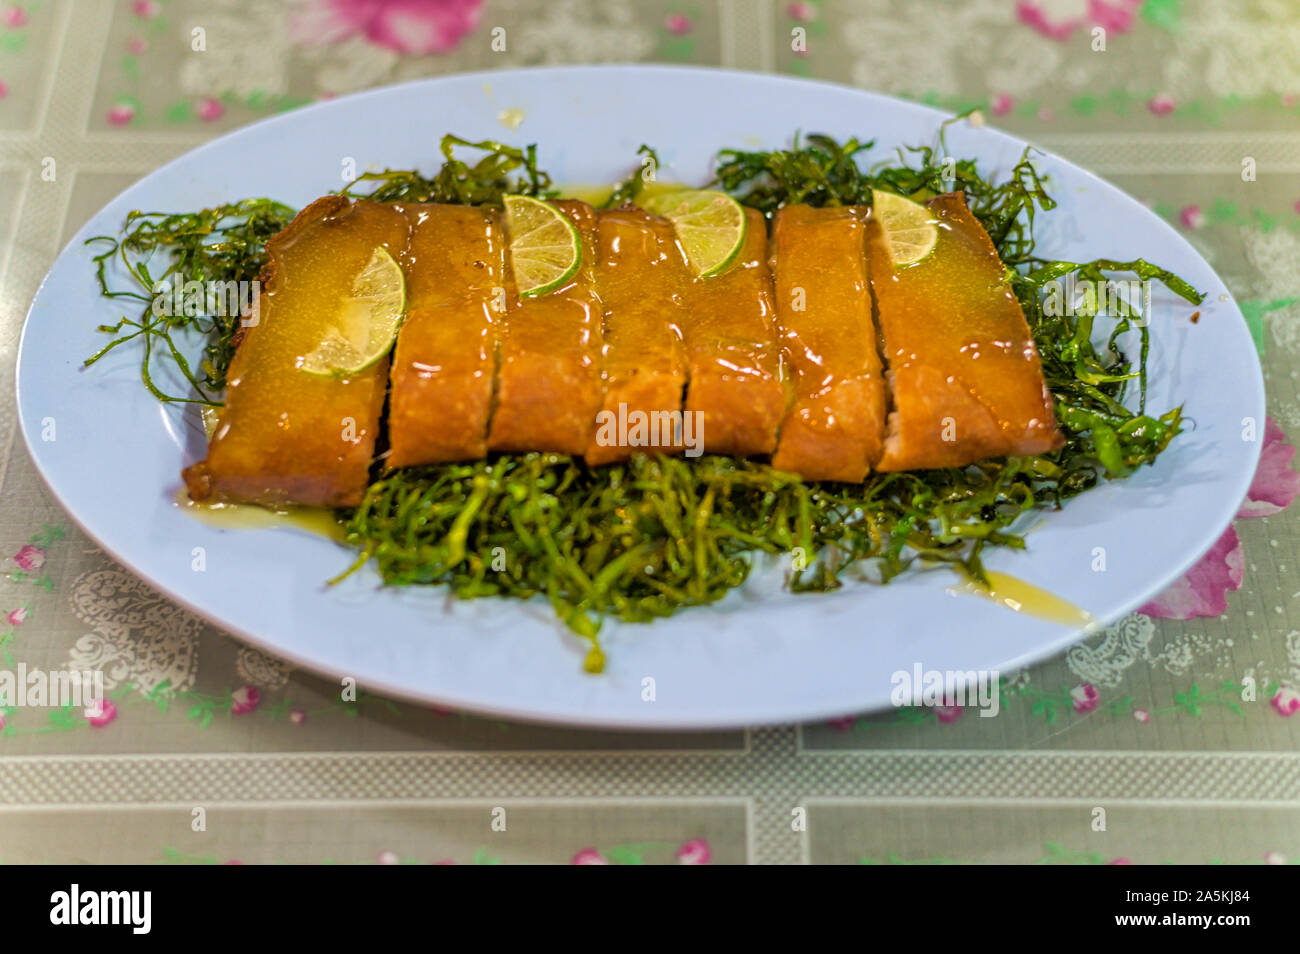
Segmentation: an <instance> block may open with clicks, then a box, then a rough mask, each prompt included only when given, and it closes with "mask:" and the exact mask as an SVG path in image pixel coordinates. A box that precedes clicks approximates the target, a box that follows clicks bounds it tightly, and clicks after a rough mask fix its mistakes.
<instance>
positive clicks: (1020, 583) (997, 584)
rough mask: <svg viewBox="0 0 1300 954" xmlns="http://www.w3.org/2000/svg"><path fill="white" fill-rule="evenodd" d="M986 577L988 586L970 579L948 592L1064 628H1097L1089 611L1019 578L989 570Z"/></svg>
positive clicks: (1095, 620) (1094, 619) (1095, 618)
mask: <svg viewBox="0 0 1300 954" xmlns="http://www.w3.org/2000/svg"><path fill="white" fill-rule="evenodd" d="M984 575H985V576H986V577H988V581H989V585H988V586H984V585H983V584H982V583H980V582H978V581H977V580H975V579H972V578H970V577H967V578H966V579H965V580H964V581H963V582H961V583H959V584H957V585H956V586H953V587H950V588H949V590H948V592H950V593H970V594H973V595H975V596H979V597H982V598H984V599H986V600H992V601H993V602H994V603H997V604H998V605H999V606H1003V607H1005V608H1007V609H1009V610H1011V611H1012V612H1014V613H1021V614H1023V615H1025V616H1033V617H1035V618H1037V619H1045V620H1047V621H1048V622H1051V623H1060V624H1061V625H1062V626H1072V627H1085V628H1089V627H1095V626H1096V625H1097V617H1095V616H1093V615H1092V614H1091V613H1089V612H1088V611H1087V610H1085V609H1082V608H1081V607H1078V606H1075V605H1074V604H1073V603H1070V602H1068V601H1066V600H1063V599H1061V598H1060V597H1059V596H1057V595H1056V594H1054V593H1050V592H1048V591H1047V590H1045V589H1042V588H1041V587H1038V586H1035V585H1034V584H1032V583H1027V582H1026V581H1024V580H1022V579H1020V578H1019V577H1015V576H1012V575H1011V574H1009V573H999V572H998V571H996V570H987V571H985V574H984Z"/></svg>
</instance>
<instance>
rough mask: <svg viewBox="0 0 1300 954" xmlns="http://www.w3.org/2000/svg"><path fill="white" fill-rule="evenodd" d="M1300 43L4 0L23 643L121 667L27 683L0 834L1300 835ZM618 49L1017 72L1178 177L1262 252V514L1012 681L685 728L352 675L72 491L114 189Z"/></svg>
mask: <svg viewBox="0 0 1300 954" xmlns="http://www.w3.org/2000/svg"><path fill="white" fill-rule="evenodd" d="M498 29H501V30H504V34H503V35H504V36H506V37H507V38H508V41H507V42H506V43H505V44H504V46H505V49H504V50H499V49H494V46H493V43H492V37H493V35H494V31H496V30H498ZM501 45H502V44H497V46H498V47H499V46H501ZM1297 50H1300V4H1297V3H1296V2H1294V0H1241V2H1236V3H1222V2H1217V0H1021V2H1016V0H965V2H954V3H951V4H946V3H938V2H933V0H926V2H918V0H894V2H889V0H885V2H872V3H867V2H850V0H823V2H814V0H806V2H794V3H788V4H787V3H779V2H774V0H763V2H747V0H647V2H638V3H630V2H625V0H601V2H595V0H521V2H514V3H508V2H504V0H292V2H285V3H256V2H251V0H249V2H244V0H202V2H200V0H111V2H110V0H76V2H71V0H63V2H60V0H0V291H2V294H0V353H2V356H3V360H0V513H2V514H3V518H2V519H0V557H2V558H3V560H4V567H3V577H2V578H0V614H2V615H0V657H2V658H0V662H2V663H3V665H4V667H7V668H13V667H16V666H17V665H18V664H19V663H24V664H26V665H27V666H28V667H29V668H31V667H42V668H45V669H55V668H68V667H73V668H77V669H85V668H93V669H99V670H102V671H103V672H104V674H105V678H106V682H107V687H108V690H109V692H108V701H106V702H105V703H104V704H103V705H102V706H100V707H98V708H96V709H94V710H91V711H88V710H82V709H76V708H71V707H69V708H62V709H60V708H47V709H38V708H22V709H19V708H8V709H4V710H3V711H0V804H3V806H4V811H3V812H0V861H5V862H79V861H88V862H107V861H117V862H144V863H149V862H158V863H217V862H226V861H243V862H286V861H287V862H324V861H338V862H344V861H347V862H363V863H367V862H374V863H394V862H421V863H428V862H444V861H451V862H456V863H496V862H559V863H568V862H573V863H577V864H588V863H589V864H606V863H608V864H628V863H643V862H644V863H656V862H666V863H677V862H680V863H686V864H698V863H706V862H713V863H724V862H745V861H750V862H799V861H811V862H881V863H891V862H911V861H981V862H988V861H998V862H1040V861H1041V862H1053V863H1084V864H1099V863H1122V862H1134V863H1142V862H1165V861H1171V862H1207V861H1224V862H1242V863H1265V862H1285V861H1288V860H1297V859H1300V755H1297V753H1296V748H1297V741H1298V740H1300V716H1298V715H1297V712H1300V620H1298V617H1300V604H1298V603H1297V601H1296V598H1297V597H1300V585H1297V582H1296V581H1297V575H1296V574H1295V572H1294V569H1293V568H1294V567H1296V566H1300V553H1298V552H1297V547H1298V544H1300V508H1292V509H1288V507H1289V505H1290V504H1291V503H1292V500H1293V499H1294V497H1295V496H1296V493H1297V490H1298V489H1300V477H1298V476H1297V474H1296V471H1295V470H1294V469H1293V466H1292V464H1293V455H1294V449H1293V447H1292V446H1291V444H1290V442H1289V441H1288V438H1287V434H1288V433H1292V434H1295V433H1300V396H1298V393H1297V371H1296V370H1295V365H1296V361H1297V358H1300V176H1298V175H1297V174H1298V173H1300V57H1297V56H1296V51H1297ZM597 61H658V62H679V63H704V64H714V65H721V66H728V67H735V68H742V69H751V70H760V71H768V72H775V73H783V74H792V75H799V76H811V77H817V78H822V79H829V80H836V81H840V82H845V83H850V84H856V85H859V86H864V87H869V88H873V89H878V90H883V91H886V92H889V93H894V94H897V95H901V96H905V97H909V98H913V99H918V100H921V101H924V102H927V103H932V104H935V105H938V106H941V107H944V108H947V109H952V110H962V109H968V108H972V107H975V108H979V109H981V110H983V111H984V113H985V115H986V116H987V118H988V120H989V121H990V122H991V123H993V124H996V125H999V126H1001V127H1003V128H1005V129H1007V130H1009V131H1011V132H1014V133H1016V134H1018V135H1021V136H1024V137H1026V138H1028V139H1030V140H1032V141H1034V142H1036V143H1039V144H1041V145H1043V146H1044V147H1047V148H1051V149H1054V150H1056V151H1059V152H1061V153H1063V154H1064V155H1066V156H1067V157H1069V158H1072V159H1074V160H1076V161H1078V162H1079V163H1081V164H1082V165H1084V166H1085V167H1087V168H1089V169H1092V170H1094V171H1096V172H1097V173H1099V174H1101V175H1102V176H1104V177H1106V178H1108V179H1110V180H1111V181H1113V182H1115V183H1117V184H1118V185H1120V186H1121V187H1123V188H1124V189H1126V190H1128V191H1129V192H1131V193H1132V194H1134V195H1136V196H1138V197H1140V198H1141V199H1143V200H1144V201H1146V202H1147V203H1149V204H1150V206H1151V207H1152V208H1153V209H1154V210H1155V211H1156V212H1157V213H1158V214H1160V215H1161V216H1164V217H1165V218H1167V219H1168V220H1169V221H1170V222H1171V223H1173V224H1174V226H1175V227H1177V228H1178V229H1179V230H1181V231H1182V233H1183V234H1185V235H1186V236H1187V237H1188V238H1189V239H1190V240H1191V241H1192V242H1193V243H1194V244H1195V245H1196V246H1197V247H1198V248H1199V249H1200V250H1201V251H1202V252H1203V253H1204V254H1205V256H1206V257H1207V258H1208V259H1209V260H1210V261H1211V262H1212V263H1213V264H1214V265H1215V266H1216V268H1217V269H1218V270H1219V271H1220V273H1221V274H1222V275H1223V276H1224V278H1225V279H1226V280H1227V282H1228V284H1229V286H1230V287H1231V289H1232V291H1233V292H1234V295H1235V297H1236V298H1237V299H1238V300H1239V301H1240V302H1241V303H1242V306H1243V309H1244V310H1245V312H1246V316H1247V320H1248V322H1249V323H1250V329H1251V332H1252V334H1253V335H1254V338H1255V342H1256V345H1257V346H1258V349H1259V353H1260V356H1261V359H1262V361H1263V365H1264V370H1265V375H1266V379H1267V387H1268V407H1269V413H1270V418H1269V422H1268V425H1267V432H1266V434H1265V446H1264V451H1263V461H1262V464H1261V466H1260V469H1259V473H1258V475H1257V477H1256V479H1255V482H1254V486H1253V487H1252V488H1251V491H1250V495H1249V498H1248V499H1247V500H1246V501H1244V502H1243V504H1242V507H1241V511H1240V514H1239V519H1238V520H1237V522H1236V525H1235V526H1234V527H1233V528H1232V529H1230V530H1229V531H1228V532H1227V533H1226V534H1225V535H1224V537H1223V538H1222V539H1221V540H1220V541H1219V542H1218V544H1217V545H1216V546H1215V547H1214V549H1213V550H1211V551H1210V553H1209V554H1207V555H1206V557H1205V559H1204V560H1202V561H1201V563H1200V564H1199V565H1198V566H1197V567H1196V568H1195V569H1194V570H1193V571H1192V572H1191V573H1190V574H1189V575H1188V576H1187V577H1186V579H1184V580H1183V581H1181V582H1180V583H1179V584H1178V585H1176V586H1175V587H1173V588H1172V589H1171V590H1170V591H1168V592H1167V593H1165V594H1164V595H1162V596H1161V597H1160V598H1159V599H1157V600H1155V601H1154V602H1152V603H1151V604H1149V605H1148V606H1146V607H1143V609H1142V611H1141V612H1139V613H1135V614H1133V615H1131V616H1129V617H1128V618H1126V619H1123V620H1121V621H1120V622H1118V623H1117V624H1116V625H1114V626H1112V627H1110V628H1109V629H1108V630H1106V631H1105V632H1104V633H1100V634H1098V635H1096V636H1094V637H1093V638H1090V639H1089V640H1087V641H1086V642H1085V643H1084V644H1082V645H1078V646H1076V647H1074V648H1073V649H1071V650H1070V651H1069V652H1067V653H1066V654H1064V655H1063V656H1061V657H1059V658H1057V659H1054V660H1052V661H1050V662H1047V663H1044V664H1042V665H1039V666H1035V667H1033V668H1032V669H1029V670H1027V671H1023V672H1018V673H1014V674H1007V675H1004V677H1003V685H1002V696H1003V702H1002V714H1001V716H1000V717H999V718H996V719H979V718H972V717H971V716H970V715H969V714H965V715H964V714H963V710H961V709H956V708H945V707H942V706H940V707H934V708H924V707H922V708H915V709H913V708H907V709H900V710H896V711H893V712H889V713H886V714H883V715H872V716H866V717H855V716H854V715H852V714H850V713H846V714H845V716H844V718H842V719H838V720H835V721H833V722H831V723H827V724H816V725H803V726H787V727H782V728H772V729H763V730H756V731H752V732H712V733H703V734H651V735H629V734H623V733H604V732H576V731H569V730H561V729H554V728H545V727H537V726H529V725H515V724H505V723H501V722H495V721H491V720H485V719H479V718H473V717H469V716H463V715H460V714H458V713H454V712H443V711H435V710H430V709H426V708H420V707H417V706H410V705H403V704H397V703H393V702H390V701H387V700H385V699H383V698H380V697H378V696H371V695H365V694H364V693H363V694H362V695H361V696H359V697H358V699H357V700H356V701H353V702H341V701H339V700H338V697H337V693H336V692H335V691H334V690H333V688H332V687H331V685H328V684H326V683H325V682H323V681H322V680H320V679H318V678H316V677H313V676H311V675H308V674H305V673H302V672H296V671H294V670H293V669H292V668H291V667H290V666H288V665H286V664H285V663H283V662H281V661H280V660H277V659H273V658H270V657H268V656H266V655H264V654H262V653H260V652H258V651H255V650H253V649H250V648H247V647H245V646H242V645H240V644H239V643H238V642H235V641H234V640H232V639H230V638H229V637H227V636H226V635H224V634H223V633H221V632H218V631H216V630H215V629H213V628H212V627H211V626H209V625H207V624H206V623H204V622H203V621H201V620H199V619H197V618H195V617H194V616H192V615H191V614H189V613H188V612H186V611H185V610H183V609H180V608H179V607H177V606H175V605H174V604H172V603H170V602H169V601H168V600H166V599H165V598H162V597H160V596H159V595H158V594H156V593H154V592H152V591H151V590H150V589H149V588H148V587H147V586H145V585H144V584H143V583H141V582H140V581H139V580H137V579H136V578H135V577H134V576H132V575H131V573H130V572H128V571H127V570H125V569H123V568H121V567H119V566H117V565H115V564H114V562H113V561H112V560H110V559H109V558H108V557H107V556H105V555H104V554H103V553H101V552H100V551H99V550H98V549H97V548H96V547H95V546H94V545H93V544H91V543H90V542H89V541H88V540H87V539H86V538H85V537H84V536H82V535H81V534H80V533H79V532H78V531H77V530H76V529H75V528H74V527H73V526H72V524H71V522H70V521H69V519H68V518H67V516H66V515H65V514H64V513H63V512H62V511H61V510H60V509H59V507H58V506H57V505H56V504H55V503H54V502H53V501H52V500H51V498H50V497H49V495H48V493H47V492H46V490H45V489H44V487H43V485H42V484H41V481H40V479H39V478H38V477H37V476H36V474H35V472H34V470H33V468H32V464H31V462H30V460H29V458H28V455H27V452H26V450H25V448H24V447H23V444H22V441H21V439H20V438H18V437H17V436H16V433H15V419H14V399H13V379H12V375H13V370H14V369H13V365H14V357H15V351H16V343H17V340H18V335H19V331H20V328H21V324H22V319H23V315H24V313H25V311H26V308H27V305H28V303H29V302H30V301H31V298H32V295H33V294H34V292H35V290H36V287H37V285H38V283H39V281H40V279H41V277H42V275H43V274H44V273H45V271H46V269H47V268H48V266H49V265H50V263H51V262H52V261H53V259H54V256H55V255H56V253H57V251H58V250H59V249H60V248H61V247H62V246H63V244H64V243H65V242H66V241H67V239H68V238H69V236H70V235H71V234H72V233H73V232H74V231H75V230H76V228H77V227H78V226H79V225H80V224H81V223H82V222H84V221H85V220H86V219H87V218H88V217H89V216H90V215H91V214H93V213H94V211H95V210H97V209H98V208H99V207H100V206H101V205H102V204H103V203H104V202H105V201H106V200H108V199H109V198H111V197H112V196H113V195H115V194H116V193H117V192H119V191H120V190H121V189H123V188H124V187H125V186H127V185H129V184H130V183H131V182H133V181H135V180H136V179H138V178H139V177H141V176H143V175H145V174H147V173H148V172H149V171H151V170H152V169H154V168H156V167H157V166H159V165H160V164H162V163H163V162H165V161H167V160H169V159H171V158H173V157H175V156H177V155H180V154H181V153H183V152H185V151H187V150H189V149H191V148H192V147H194V146H196V145H198V144H199V143H201V142H203V141H204V140H206V139H208V138H210V137H212V136H215V135H217V134H219V133H221V132H223V131H225V130H228V129H231V128H234V127H236V126H239V125H240V124H242V123H246V122H249V121H251V120H254V119H256V118H258V117H261V116H266V115H269V114H271V113H275V112H278V111H283V110H289V109H294V108H296V107H297V106H300V105H302V104H304V103H309V102H313V101H316V100H319V99H322V98H327V97H331V96H336V95H341V94H345V93H348V92H351V91H354V90H358V89H362V88H366V87H371V86H375V85H379V84H384V83H390V82H395V81H400V80H403V79H408V78H412V77H418V76H426V75H431V74H439V73H448V72H454V71H461V70H469V69H483V68H494V67H506V66H519V65H528V64H539V63H570V62H597ZM522 132H524V133H526V132H527V125H526V121H525V125H524V127H523V129H522ZM865 132H867V133H868V134H869V132H870V131H865ZM1098 808H1101V809H1104V812H1103V813H1102V816H1101V817H1102V818H1103V819H1104V821H1103V823H1102V824H1101V825H1100V826H1099V825H1098V824H1097V819H1098V817H1099V816H1098V813H1097V811H1096V810H1097V809H1098Z"/></svg>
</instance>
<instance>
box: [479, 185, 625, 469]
mask: <svg viewBox="0 0 1300 954" xmlns="http://www.w3.org/2000/svg"><path fill="white" fill-rule="evenodd" d="M553 204H554V205H555V206H556V207H557V208H558V209H559V210H560V211H561V212H563V213H564V214H565V215H566V216H568V217H569V219H570V221H572V222H573V224H574V225H575V226H576V227H577V229H578V232H579V234H580V236H581V240H582V264H581V265H580V266H579V268H578V271H577V272H576V273H575V274H574V276H573V278H572V279H570V281H569V282H568V284H566V285H565V286H563V287H562V288H558V289H556V290H555V291H552V292H550V293H548V294H545V295H541V296H539V297H537V298H520V297H519V296H518V294H517V292H516V291H515V288H514V281H513V278H512V277H511V275H510V266H509V251H508V249H507V256H506V257H507V262H506V289H507V296H508V305H507V308H506V314H505V320H504V322H503V325H502V333H501V336H500V339H499V341H500V344H499V347H500V362H499V366H498V371H497V400H496V410H495V413H494V414H493V417H492V424H491V429H490V431H489V435H488V449H489V450H493V451H553V452H557V453H562V454H573V455H575V456H581V455H582V454H584V453H585V452H586V450H587V447H588V445H589V444H590V442H591V435H592V428H593V426H594V422H595V419H596V412H597V411H598V410H600V406H601V400H602V395H601V382H600V352H601V308H600V301H599V299H598V298H597V297H596V280H595V268H594V267H593V262H594V261H595V257H596V216H595V212H594V210H593V209H592V207H591V206H590V205H588V204H587V203H586V202H579V201H577V200H574V199H560V200H556V201H555V202H554V203H553Z"/></svg>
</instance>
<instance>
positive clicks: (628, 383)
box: [586, 206, 690, 466]
mask: <svg viewBox="0 0 1300 954" xmlns="http://www.w3.org/2000/svg"><path fill="white" fill-rule="evenodd" d="M596 217H597V243H596V251H597V254H596V290H597V293H598V294H599V296H600V300H601V307H602V309H603V312H604V319H603V324H602V327H603V337H604V350H603V353H602V370H603V382H604V401H603V403H602V406H601V413H600V414H599V415H598V416H597V426H596V428H595V430H594V432H593V436H592V439H591V442H590V443H589V444H588V446H587V452H586V459H587V463H588V464H591V465H593V466H596V465H600V464H608V463H612V462H614V461H620V460H626V459H627V458H629V457H630V456H631V455H632V454H633V453H637V452H642V453H672V452H679V451H681V449H682V443H681V441H680V440H675V439H670V440H669V441H668V442H667V443H658V444H657V446H651V445H645V444H642V445H640V446H632V445H631V442H630V441H624V442H622V443H619V442H617V441H614V442H611V441H610V440H609V437H610V436H611V434H613V435H615V436H617V426H618V422H620V421H627V422H635V421H637V420H643V421H646V422H655V421H661V420H663V417H662V415H664V414H665V412H668V413H673V414H677V415H680V413H681V409H682V392H683V389H684V388H685V386H686V359H685V354H684V351H683V348H682V342H681V329H680V327H679V323H680V315H679V312H680V311H681V307H680V305H679V304H678V300H677V299H678V298H679V297H680V293H681V289H682V287H683V286H684V285H685V284H686V283H687V282H689V281H690V275H689V274H688V273H687V272H686V270H685V268H683V267H682V265H681V263H680V262H678V261H677V259H676V256H675V250H674V249H673V245H674V243H675V238H674V235H673V228H672V225H671V224H669V223H668V222H667V221H665V220H664V219H659V218H656V217H654V216H652V215H650V214H649V213H647V212H643V211H642V210H641V209H638V208H636V207H634V206H627V207H624V208H621V209H608V210H601V211H599V212H597V213H596ZM670 253H673V254H670ZM634 415H635V416H634ZM610 425H613V430H612V431H611V429H610ZM654 430H655V434H654V440H655V441H659V439H661V438H662V437H663V436H664V428H662V427H658V428H655V429H654ZM670 433H671V432H670ZM679 435H680V429H678V433H677V434H672V435H671V436H672V437H673V438H676V437H677V436H679ZM645 438H646V439H650V434H649V428H647V433H646V434H645Z"/></svg>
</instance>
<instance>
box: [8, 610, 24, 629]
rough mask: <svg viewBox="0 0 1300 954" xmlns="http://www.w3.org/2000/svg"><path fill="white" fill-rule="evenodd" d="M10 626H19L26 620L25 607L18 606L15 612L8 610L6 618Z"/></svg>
mask: <svg viewBox="0 0 1300 954" xmlns="http://www.w3.org/2000/svg"><path fill="white" fill-rule="evenodd" d="M6 619H8V620H9V625H10V626H21V625H22V624H23V623H24V622H25V621H26V620H27V607H26V606H20V607H18V609H16V610H10V611H9V615H8V616H7V617H6Z"/></svg>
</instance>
